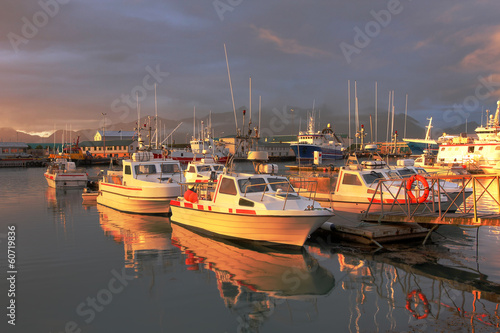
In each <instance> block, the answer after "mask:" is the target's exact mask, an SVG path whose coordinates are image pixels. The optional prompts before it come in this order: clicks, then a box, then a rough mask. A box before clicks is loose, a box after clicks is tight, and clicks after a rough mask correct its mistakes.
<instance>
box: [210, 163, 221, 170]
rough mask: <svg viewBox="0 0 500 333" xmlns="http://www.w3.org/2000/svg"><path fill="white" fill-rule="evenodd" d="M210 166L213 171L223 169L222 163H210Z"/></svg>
mask: <svg viewBox="0 0 500 333" xmlns="http://www.w3.org/2000/svg"><path fill="white" fill-rule="evenodd" d="M212 168H213V169H214V171H222V170H224V166H223V165H222V164H220V165H212Z"/></svg>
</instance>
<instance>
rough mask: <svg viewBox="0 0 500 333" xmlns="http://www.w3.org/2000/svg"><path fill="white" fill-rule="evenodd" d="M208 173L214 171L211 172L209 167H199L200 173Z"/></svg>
mask: <svg viewBox="0 0 500 333" xmlns="http://www.w3.org/2000/svg"><path fill="white" fill-rule="evenodd" d="M207 171H212V170H210V166H209V165H198V172H207Z"/></svg>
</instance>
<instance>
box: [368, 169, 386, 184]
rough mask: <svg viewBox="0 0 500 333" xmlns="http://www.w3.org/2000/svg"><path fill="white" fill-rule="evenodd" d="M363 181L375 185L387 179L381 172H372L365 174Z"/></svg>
mask: <svg viewBox="0 0 500 333" xmlns="http://www.w3.org/2000/svg"><path fill="white" fill-rule="evenodd" d="M363 179H364V180H365V183H366V184H368V185H369V184H373V183H375V182H377V181H379V180H380V179H385V177H384V175H383V174H382V173H381V172H377V171H371V172H370V173H367V174H364V175H363Z"/></svg>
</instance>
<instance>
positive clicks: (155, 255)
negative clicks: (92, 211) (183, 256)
mask: <svg viewBox="0 0 500 333" xmlns="http://www.w3.org/2000/svg"><path fill="white" fill-rule="evenodd" d="M97 210H98V212H99V222H100V224H101V228H102V230H103V231H104V234H105V235H106V236H110V237H112V238H113V240H114V241H115V242H116V243H123V246H124V255H125V258H124V259H125V267H126V268H132V269H134V271H135V272H136V274H138V275H139V274H142V273H144V272H145V271H147V272H151V268H152V267H154V266H161V267H162V269H164V268H165V267H167V266H171V265H172V262H171V261H170V259H173V258H176V259H178V258H180V252H179V251H178V250H177V248H176V247H175V246H173V245H172V242H171V241H170V235H171V232H172V229H171V228H170V223H169V220H168V219H167V218H165V217H162V216H147V215H139V214H128V213H123V212H120V211H117V210H114V209H112V208H109V207H106V206H102V205H97ZM146 268H147V269H146Z"/></svg>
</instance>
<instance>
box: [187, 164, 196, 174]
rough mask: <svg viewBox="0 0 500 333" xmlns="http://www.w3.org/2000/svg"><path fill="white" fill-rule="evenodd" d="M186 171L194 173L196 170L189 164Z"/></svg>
mask: <svg viewBox="0 0 500 333" xmlns="http://www.w3.org/2000/svg"><path fill="white" fill-rule="evenodd" d="M188 172H191V173H195V172H196V170H195V169H194V165H190V166H189V170H188Z"/></svg>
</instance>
